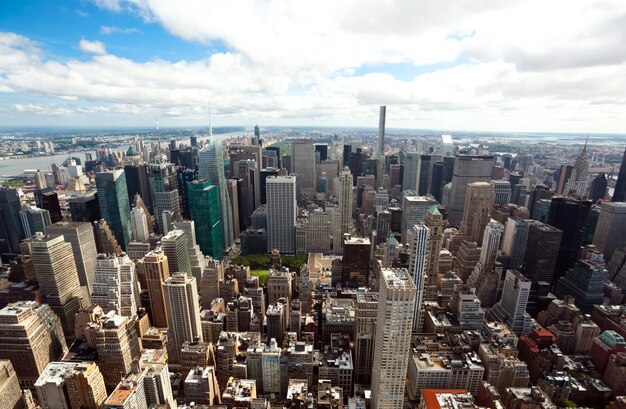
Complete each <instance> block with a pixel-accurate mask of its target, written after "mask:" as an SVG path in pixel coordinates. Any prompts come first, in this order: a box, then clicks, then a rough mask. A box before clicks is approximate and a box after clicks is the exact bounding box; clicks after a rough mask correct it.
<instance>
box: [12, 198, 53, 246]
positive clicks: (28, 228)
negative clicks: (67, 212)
mask: <svg viewBox="0 0 626 409" xmlns="http://www.w3.org/2000/svg"><path fill="white" fill-rule="evenodd" d="M20 219H21V220H22V228H23V229H24V235H25V236H26V237H29V238H30V237H33V236H34V235H35V233H36V232H38V231H39V232H43V231H44V228H45V227H46V226H48V225H49V224H51V223H52V220H51V219H50V212H49V211H47V210H46V209H40V208H38V207H37V206H30V205H27V204H24V205H22V208H21V209H20Z"/></svg>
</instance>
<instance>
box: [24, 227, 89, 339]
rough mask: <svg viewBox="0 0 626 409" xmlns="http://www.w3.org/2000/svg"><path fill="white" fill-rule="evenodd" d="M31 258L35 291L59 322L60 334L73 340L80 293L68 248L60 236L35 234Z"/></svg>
mask: <svg viewBox="0 0 626 409" xmlns="http://www.w3.org/2000/svg"><path fill="white" fill-rule="evenodd" d="M31 257H32V259H33V264H34V266H35V273H36V275H37V281H38V282H39V288H41V290H42V291H43V292H44V294H46V301H47V303H48V304H49V305H50V308H52V310H53V311H54V312H55V313H56V314H57V315H58V316H59V318H61V323H62V324H63V332H64V333H65V335H66V336H67V337H68V338H70V339H72V338H73V337H74V316H75V315H76V313H77V312H78V310H79V309H80V307H81V302H82V292H81V288H80V282H79V280H78V271H77V269H76V262H75V261H74V254H73V252H72V245H71V244H70V243H66V242H65V241H64V240H63V236H56V237H52V236H44V235H43V234H41V233H40V234H39V235H38V236H36V237H35V238H34V239H33V241H32V250H31Z"/></svg>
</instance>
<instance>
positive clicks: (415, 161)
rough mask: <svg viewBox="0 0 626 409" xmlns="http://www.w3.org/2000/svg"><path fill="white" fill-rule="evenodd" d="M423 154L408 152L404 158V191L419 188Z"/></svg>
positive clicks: (415, 190)
mask: <svg viewBox="0 0 626 409" xmlns="http://www.w3.org/2000/svg"><path fill="white" fill-rule="evenodd" d="M421 160H422V155H421V154H420V152H407V153H406V159H405V160H404V172H403V174H402V191H406V190H412V191H414V192H417V191H418V190H419V182H420V168H421Z"/></svg>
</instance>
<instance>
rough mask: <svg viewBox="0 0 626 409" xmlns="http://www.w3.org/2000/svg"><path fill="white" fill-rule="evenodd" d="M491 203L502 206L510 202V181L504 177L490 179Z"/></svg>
mask: <svg viewBox="0 0 626 409" xmlns="http://www.w3.org/2000/svg"><path fill="white" fill-rule="evenodd" d="M490 183H491V185H492V186H493V191H494V196H493V204H495V205H501V206H504V205H505V204H508V203H510V202H511V182H509V181H508V180H505V179H499V180H492V181H491V182H490Z"/></svg>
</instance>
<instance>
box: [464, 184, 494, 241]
mask: <svg viewBox="0 0 626 409" xmlns="http://www.w3.org/2000/svg"><path fill="white" fill-rule="evenodd" d="M493 200H494V187H493V185H492V184H491V183H487V182H473V183H468V184H467V191H466V193H465V205H464V206H463V221H462V222H461V232H462V233H464V234H466V235H467V236H469V238H470V241H475V242H476V243H480V242H482V241H483V233H484V232H485V226H486V225H487V223H489V216H490V215H491V206H492V204H493Z"/></svg>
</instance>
